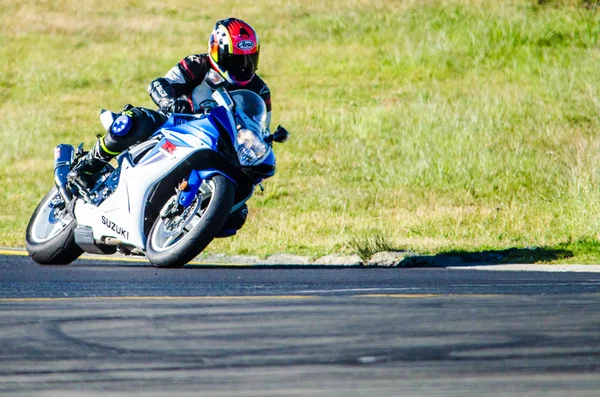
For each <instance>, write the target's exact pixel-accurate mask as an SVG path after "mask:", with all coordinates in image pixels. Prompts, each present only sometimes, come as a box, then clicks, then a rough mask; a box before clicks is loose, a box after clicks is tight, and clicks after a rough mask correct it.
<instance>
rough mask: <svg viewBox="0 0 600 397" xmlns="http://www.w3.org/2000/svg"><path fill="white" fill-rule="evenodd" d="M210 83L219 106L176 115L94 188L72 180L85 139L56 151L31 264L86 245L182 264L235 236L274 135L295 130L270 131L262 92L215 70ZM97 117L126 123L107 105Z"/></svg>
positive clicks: (270, 168) (30, 233)
mask: <svg viewBox="0 0 600 397" xmlns="http://www.w3.org/2000/svg"><path fill="white" fill-rule="evenodd" d="M205 83H206V84H207V85H208V86H209V87H210V88H211V90H212V98H213V100H214V102H215V103H216V106H215V107H214V108H213V109H212V110H210V111H209V112H207V113H205V114H194V115H190V114H171V115H170V116H169V117H168V119H167V121H166V122H165V124H164V125H162V127H161V128H159V129H158V130H157V131H156V132H155V133H154V134H153V135H152V136H151V137H150V138H149V139H148V140H146V141H144V142H142V143H139V144H137V145H134V146H132V147H131V148H129V149H128V150H126V151H124V152H123V153H121V154H120V155H119V156H118V157H117V158H116V160H117V166H116V167H115V166H113V165H111V164H110V163H107V165H106V166H105V167H104V169H103V170H102V171H101V172H99V173H98V174H97V175H96V176H94V179H93V180H92V182H91V183H90V184H89V185H88V186H87V187H85V186H81V185H80V184H78V183H77V182H75V181H73V180H71V179H70V178H68V177H67V175H68V173H69V171H70V170H71V169H72V168H73V167H74V166H75V165H76V164H77V162H78V161H79V160H80V159H81V158H83V156H84V155H85V152H84V151H83V147H82V145H80V146H79V148H78V149H77V150H75V149H74V148H73V146H71V145H68V144H60V145H58V146H57V147H56V148H55V149H54V159H55V168H54V179H55V186H54V187H53V188H52V189H51V190H50V191H49V192H48V194H46V196H45V197H44V198H43V199H42V200H41V202H40V203H39V205H38V206H37V208H36V210H35V212H34V213H33V215H32V217H31V219H30V221H29V224H28V226H27V232H26V246H27V251H28V253H29V255H30V256H31V258H32V259H33V260H34V261H36V262H37V263H39V264H45V265H55V264H68V263H71V262H72V261H74V260H75V259H77V258H78V257H79V256H80V255H81V254H82V253H83V252H88V253H94V254H114V253H116V252H117V251H118V252H120V253H123V254H126V255H141V256H145V257H146V258H147V259H148V260H149V261H150V263H152V264H153V265H155V266H157V267H167V268H174V267H182V266H184V265H185V264H186V263H188V262H189V261H191V260H192V259H193V258H195V257H196V256H197V255H198V254H200V253H201V252H202V251H203V250H204V249H205V248H206V247H207V246H208V245H209V244H210V242H211V241H212V240H213V239H214V238H216V237H228V236H232V235H234V234H235V233H236V225H235V223H236V222H235V219H234V220H233V224H234V225H231V223H232V219H231V218H232V217H234V215H235V213H236V211H238V210H240V209H241V208H242V207H243V206H244V205H245V203H246V201H247V200H248V199H249V198H250V197H251V196H252V194H253V192H254V190H255V188H256V187H257V186H260V187H261V188H262V181H263V180H265V179H267V178H269V177H271V176H273V175H274V173H275V155H274V153H273V150H272V145H273V142H284V141H286V140H287V138H288V135H289V134H288V132H287V130H286V129H285V128H283V127H281V126H279V127H277V129H276V130H275V131H274V132H273V133H272V134H269V133H268V129H267V125H266V117H267V116H266V105H265V103H264V101H263V100H262V98H260V96H258V95H257V94H256V93H254V92H252V91H249V90H243V89H240V90H235V91H231V92H229V91H228V90H227V89H226V82H225V81H224V79H223V78H222V77H221V76H219V75H218V74H217V73H215V72H212V71H211V72H209V73H208V74H207V76H206V78H205ZM100 119H101V121H102V124H103V126H104V127H105V128H106V129H107V131H108V128H111V127H112V126H113V125H114V124H115V123H119V122H122V120H119V115H118V114H115V113H112V112H110V111H106V110H103V111H102V112H101V116H100ZM244 219H245V218H244ZM238 223H239V222H238ZM228 224H229V225H228ZM242 224H243V221H242ZM232 226H233V227H232ZM237 227H241V226H239V225H238V226H237Z"/></svg>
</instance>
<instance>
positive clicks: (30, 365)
mask: <svg viewBox="0 0 600 397" xmlns="http://www.w3.org/2000/svg"><path fill="white" fill-rule="evenodd" d="M599 312H600V274H597V273H586V272H581V273H568V272H567V273H563V272H561V273H547V272H499V271H480V270H460V269H444V268H435V269H432V268H429V269H398V268H393V269H384V268H376V269H369V268H347V267H340V268H335V267H316V268H311V267H277V266H269V267H266V266H262V267H261V266H259V267H223V266H210V264H204V265H195V266H189V267H188V266H186V267H185V268H183V269H177V270H168V269H155V268H152V267H150V266H148V265H147V264H145V263H143V262H106V261H101V260H81V261H78V262H76V263H75V264H74V265H71V266H59V267H42V266H38V265H35V264H34V263H33V262H32V261H31V260H29V258H27V257H25V256H0V363H1V365H0V394H3V395H28V396H30V395H31V396H33V395H44V396H53V395H56V396H69V395H77V396H79V395H144V396H147V395H156V396H164V395H166V394H171V395H173V396H181V395H190V396H192V395H193V396H198V395H199V396H405V395H419V396H422V395H433V396H442V395H443V396H449V395H473V396H475V395H477V396H480V395H503V396H515V395H528V396H530V395H534V396H550V395H556V396H564V395H570V396H597V395H599V394H600V333H599V330H600V317H599Z"/></svg>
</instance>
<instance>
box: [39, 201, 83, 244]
mask: <svg viewBox="0 0 600 397" xmlns="http://www.w3.org/2000/svg"><path fill="white" fill-rule="evenodd" d="M73 220H74V219H73V217H72V216H71V215H70V214H69V212H68V211H67V208H66V206H65V202H64V200H63V199H62V197H61V196H60V194H59V193H58V191H57V192H56V194H55V195H53V196H50V197H48V199H47V200H46V201H44V202H43V203H42V204H41V205H40V211H39V212H38V213H37V215H36V217H35V219H34V221H33V225H32V228H31V240H32V241H33V242H36V243H44V242H46V241H49V240H52V239H53V238H54V237H56V236H57V235H58V234H59V233H60V232H61V231H62V230H63V229H64V228H66V227H67V226H68V225H69V224H70V223H71V222H73Z"/></svg>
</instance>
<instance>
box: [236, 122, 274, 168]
mask: <svg viewBox="0 0 600 397" xmlns="http://www.w3.org/2000/svg"><path fill="white" fill-rule="evenodd" d="M237 141H238V143H239V144H240V146H239V148H238V151H237V154H238V157H239V159H240V163H241V164H242V165H244V166H251V165H253V164H255V163H257V162H258V161H259V160H261V159H262V158H263V157H264V156H265V155H266V154H267V151H268V150H269V147H268V146H267V144H266V143H265V142H264V141H263V140H262V139H261V138H260V137H259V136H258V134H257V133H256V132H254V131H252V130H247V129H241V130H239V131H238V133H237Z"/></svg>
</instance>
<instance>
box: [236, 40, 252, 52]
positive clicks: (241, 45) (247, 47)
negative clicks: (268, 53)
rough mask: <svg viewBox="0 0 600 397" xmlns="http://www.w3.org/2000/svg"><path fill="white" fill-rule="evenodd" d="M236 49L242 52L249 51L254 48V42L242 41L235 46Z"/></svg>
mask: <svg viewBox="0 0 600 397" xmlns="http://www.w3.org/2000/svg"><path fill="white" fill-rule="evenodd" d="M236 47H237V48H239V49H240V50H244V51H247V50H251V49H253V48H254V42H253V41H252V40H242V41H240V42H239V43H237V44H236Z"/></svg>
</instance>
